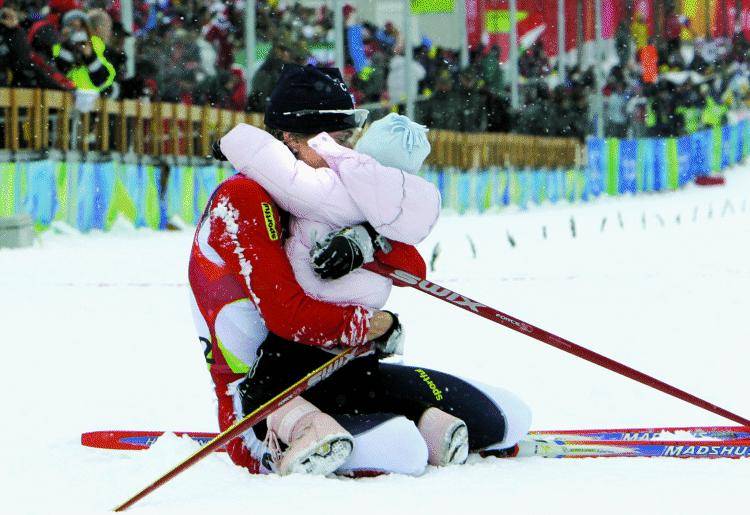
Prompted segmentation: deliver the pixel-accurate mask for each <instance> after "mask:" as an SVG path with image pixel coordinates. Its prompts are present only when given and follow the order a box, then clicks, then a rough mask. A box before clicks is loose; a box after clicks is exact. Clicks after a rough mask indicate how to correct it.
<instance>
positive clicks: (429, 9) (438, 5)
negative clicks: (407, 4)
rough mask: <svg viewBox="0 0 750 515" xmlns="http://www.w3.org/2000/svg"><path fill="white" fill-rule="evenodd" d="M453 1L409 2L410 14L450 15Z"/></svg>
mask: <svg viewBox="0 0 750 515" xmlns="http://www.w3.org/2000/svg"><path fill="white" fill-rule="evenodd" d="M455 7H456V1H455V0H411V12H412V14H438V13H452V12H453V9H455Z"/></svg>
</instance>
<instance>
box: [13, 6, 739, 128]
mask: <svg viewBox="0 0 750 515" xmlns="http://www.w3.org/2000/svg"><path fill="white" fill-rule="evenodd" d="M133 3H134V27H133V33H132V34H130V33H129V32H128V31H127V30H125V28H124V27H123V24H122V23H121V18H120V5H119V0H114V1H104V0H0V7H1V8H2V10H1V11H0V85H4V86H8V85H9V86H17V87H45V88H57V89H68V90H70V89H78V90H92V91H96V92H97V93H98V94H101V95H106V96H109V97H111V98H149V99H151V100H161V101H170V102H182V103H188V104H196V105H202V104H210V105H212V106H218V107H222V108H231V109H235V110H247V111H262V110H263V108H264V106H265V102H266V100H267V98H268V95H269V94H270V92H271V90H272V89H273V86H274V85H275V83H276V81H277V78H278V76H279V74H280V72H281V68H282V66H283V65H284V63H292V62H293V63H300V64H305V63H309V64H316V65H331V64H332V61H333V58H334V57H333V56H334V52H333V48H334V46H333V42H334V31H333V18H334V17H333V12H332V11H331V10H330V8H328V7H326V5H321V6H319V7H317V8H311V7H305V6H303V5H301V4H299V3H296V2H285V1H280V0H260V1H257V2H254V4H255V8H256V37H257V41H258V47H259V48H261V49H262V50H263V52H267V53H266V55H265V57H264V59H263V61H262V64H261V65H260V67H259V68H258V70H257V71H256V73H255V75H254V77H253V80H252V82H251V83H250V84H247V83H246V81H245V77H244V72H243V69H244V66H242V64H243V63H242V61H243V60H244V59H245V58H246V57H247V56H244V55H243V54H244V33H243V27H244V9H245V8H246V6H247V5H251V4H249V2H248V1H247V0H230V1H225V2H219V1H216V0H133ZM343 16H344V20H345V25H346V37H345V60H346V66H345V69H344V70H343V72H344V77H345V79H346V81H347V82H348V83H349V85H350V89H351V91H352V94H353V95H354V96H355V99H356V101H357V102H358V103H359V104H367V105H369V106H373V107H374V108H375V109H374V110H376V111H377V110H378V109H377V106H389V107H384V108H383V109H380V111H381V112H382V111H385V110H387V109H399V108H403V103H404V101H405V99H406V97H407V91H406V89H405V80H404V77H405V75H406V74H407V71H408V70H409V68H411V76H412V77H414V79H415V81H416V82H415V83H414V85H413V87H414V90H413V91H411V92H410V93H411V94H413V95H414V97H415V98H417V99H418V102H417V104H416V115H417V119H418V120H419V121H421V122H422V123H425V124H426V125H428V126H429V127H432V128H436V129H451V130H461V131H469V132H480V131H491V132H517V133H523V134H532V135H549V136H569V137H577V138H584V137H585V136H586V135H588V134H592V133H593V132H594V128H595V126H596V124H597V121H598V120H597V118H596V117H597V112H598V111H597V110H596V108H595V107H596V97H597V95H596V84H597V81H596V80H595V71H596V70H595V69H594V68H593V67H588V68H585V69H584V68H580V67H578V66H571V67H569V68H568V69H567V70H566V74H565V80H564V81H563V80H560V77H559V76H558V75H557V70H556V67H555V66H553V63H551V61H550V59H549V57H548V56H547V54H546V52H545V49H544V47H543V45H542V44H541V42H539V41H537V42H536V43H534V44H532V45H531V47H530V48H528V49H522V51H521V55H520V57H519V62H518V68H519V72H520V74H521V91H520V94H521V107H520V109H518V110H513V109H511V107H510V101H509V98H510V91H509V84H508V81H507V77H505V76H504V73H503V68H502V67H501V64H500V60H501V56H500V53H501V52H500V49H499V48H498V47H497V46H489V47H481V48H477V49H474V50H473V51H472V53H471V56H470V60H469V62H470V64H469V65H468V66H467V67H465V68H463V69H462V68H461V67H460V65H459V62H460V59H459V55H458V52H457V51H456V50H454V49H449V48H441V47H438V46H436V45H434V44H433V43H432V42H431V41H430V40H429V38H427V37H424V38H423V39H422V41H421V42H420V43H419V44H418V45H415V46H414V48H413V59H412V60H411V61H408V60H407V59H406V57H405V55H404V54H405V52H404V49H405V38H404V37H403V35H402V34H400V33H399V31H398V30H397V29H396V27H394V25H393V24H392V23H385V24H384V25H383V26H376V25H374V24H372V23H369V22H367V21H365V20H359V19H358V15H357V12H356V9H355V8H354V7H352V6H351V5H345V6H344V8H343ZM667 21H668V23H667V24H666V29H665V34H664V35H663V37H661V38H658V39H652V38H650V37H649V33H648V28H647V27H646V25H645V23H644V22H643V20H642V19H640V18H637V19H636V20H634V21H633V23H632V24H631V25H627V24H625V23H623V24H622V25H621V26H620V28H619V29H618V30H617V33H616V36H615V54H616V55H615V54H613V56H611V59H610V62H608V64H607V67H606V68H607V72H606V75H605V76H604V77H603V79H602V84H603V94H604V108H603V113H604V117H603V122H604V127H605V132H606V135H607V136H614V137H642V136H650V135H653V136H667V135H678V134H684V133H689V132H693V131H695V130H698V129H700V128H701V127H704V126H707V125H716V124H719V123H721V122H722V121H723V119H724V117H725V115H726V110H727V107H728V106H731V105H733V104H737V103H740V102H743V101H744V100H745V98H746V96H747V91H748V80H747V77H748V65H749V64H750V62H748V52H749V51H750V45H748V43H747V41H746V40H745V39H744V37H742V36H741V35H740V36H737V37H735V38H734V39H733V40H731V41H730V40H726V39H725V40H710V41H699V40H696V38H694V37H692V36H691V31H690V29H689V24H686V23H685V21H684V19H681V18H679V17H677V16H670V17H669V18H668V20H667ZM128 36H133V37H134V39H135V44H136V52H135V56H136V58H135V63H134V64H135V66H134V68H135V69H134V72H135V73H134V74H128V72H127V69H126V68H127V66H126V62H127V59H126V56H125V50H124V47H125V40H126V38H127V37H128ZM650 50H653V53H654V56H655V57H654V63H658V70H657V71H658V73H656V72H655V73H653V74H646V73H645V71H646V70H645V69H646V67H647V66H646V65H644V62H645V61H644V59H646V58H645V57H644V56H647V55H650V54H648V52H649V51H650ZM647 75H648V76H647ZM394 104H395V107H390V106H392V105H394Z"/></svg>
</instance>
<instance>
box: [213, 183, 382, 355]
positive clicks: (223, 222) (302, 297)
mask: <svg viewBox="0 0 750 515" xmlns="http://www.w3.org/2000/svg"><path fill="white" fill-rule="evenodd" d="M209 209H210V210H211V211H210V214H209V216H210V222H211V234H210V236H209V244H210V245H211V246H212V247H213V248H215V249H217V252H218V253H219V255H220V256H221V258H222V259H223V260H224V261H225V262H226V263H227V264H228V265H229V266H230V267H231V269H232V270H234V271H236V273H237V274H239V275H240V276H241V282H242V284H243V288H245V289H246V293H247V296H248V298H250V299H251V300H252V301H253V302H254V304H255V305H256V307H257V308H258V310H259V311H260V314H261V316H262V317H263V320H264V321H265V323H266V327H267V328H268V330H269V331H271V332H272V333H274V334H276V335H277V336H280V337H282V338H284V339H287V340H291V341H295V342H299V343H304V344H308V345H316V346H323V347H332V346H336V345H340V344H343V345H360V344H362V343H364V341H365V337H366V334H367V331H368V329H369V314H370V313H369V311H368V310H367V309H366V308H364V307H362V306H338V305H334V304H327V303H324V302H320V301H318V300H315V299H313V298H311V297H308V296H307V295H306V294H305V292H304V291H303V290H302V287H301V286H300V285H299V284H298V283H297V280H296V279H295V278H294V272H293V271H292V267H291V265H290V264H289V260H288V259H287V256H286V253H285V252H284V248H283V246H282V234H281V231H282V226H281V222H280V218H279V212H278V210H277V208H276V206H275V204H274V203H273V201H272V200H271V197H270V196H269V195H268V193H266V192H265V191H264V190H263V189H262V188H261V187H260V185H258V184H257V183H256V182H254V181H252V180H250V179H247V178H245V177H242V176H236V177H234V178H232V179H229V180H227V181H225V182H224V184H223V185H222V186H221V187H220V188H219V189H218V190H217V191H216V193H215V194H214V196H213V197H212V200H211V203H210V206H209Z"/></svg>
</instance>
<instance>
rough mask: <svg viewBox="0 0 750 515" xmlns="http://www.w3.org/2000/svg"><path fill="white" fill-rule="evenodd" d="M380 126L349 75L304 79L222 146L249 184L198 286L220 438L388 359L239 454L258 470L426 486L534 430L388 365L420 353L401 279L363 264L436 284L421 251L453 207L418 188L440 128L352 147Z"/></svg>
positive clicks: (267, 428) (456, 388) (223, 205)
mask: <svg viewBox="0 0 750 515" xmlns="http://www.w3.org/2000/svg"><path fill="white" fill-rule="evenodd" d="M366 118H367V111H365V110H361V109H356V108H355V106H354V103H353V100H352V97H351V95H350V94H349V92H348V90H347V87H346V85H345V84H344V81H343V79H342V77H341V75H340V73H339V72H338V70H336V69H326V68H315V67H312V66H305V67H302V66H296V65H287V66H285V68H284V70H283V72H282V75H281V78H280V79H279V81H278V83H277V85H276V87H275V89H274V91H273V92H272V93H271V96H270V98H269V101H268V103H267V107H266V112H265V125H266V130H265V131H264V130H261V129H259V128H256V127H252V126H250V125H245V124H240V125H238V126H237V127H235V128H233V129H232V130H231V131H229V132H228V133H227V134H226V135H224V136H223V137H222V138H221V139H220V140H219V141H217V142H216V143H215V145H214V155H215V157H217V158H220V159H225V160H228V161H229V162H230V163H231V164H232V166H233V167H234V168H235V170H236V171H237V172H238V173H237V174H236V175H234V176H232V177H231V178H229V179H227V180H226V181H224V182H223V183H222V184H220V185H219V187H218V188H217V189H216V191H215V192H214V193H213V195H212V196H211V199H210V200H209V202H208V205H207V207H206V209H205V212H204V214H203V216H202V218H201V220H200V221H199V224H198V228H197V230H196V234H195V239H194V243H193V248H192V251H191V258H190V265H189V280H190V287H191V290H192V301H193V302H192V304H193V318H194V321H195V325H196V329H197V332H198V335H199V339H200V341H201V342H202V344H203V352H204V355H205V358H206V362H207V364H208V368H209V372H210V374H211V378H212V379H213V382H214V387H215V393H216V396H217V399H218V416H219V426H220V429H221V430H224V429H226V428H227V427H229V426H230V425H232V424H233V423H235V422H236V421H237V420H239V419H241V418H243V417H244V415H246V414H247V413H250V412H251V411H253V410H254V409H256V408H257V407H259V406H260V405H262V404H263V403H265V402H267V401H268V400H270V399H271V398H273V397H274V396H275V395H276V394H278V393H279V392H280V391H282V390H283V389H284V388H286V387H288V386H289V385H291V384H292V383H293V382H295V381H296V380H298V379H300V378H301V377H303V376H304V375H305V374H307V373H308V372H310V371H311V370H313V369H314V368H316V367H318V366H320V365H321V364H323V363H324V362H325V361H327V360H328V359H330V357H331V352H336V351H337V350H338V349H340V348H341V347H342V346H358V345H363V344H365V343H367V342H373V349H374V351H373V352H372V353H370V354H368V355H365V356H363V357H360V358H358V359H356V360H355V361H353V362H352V363H350V364H348V365H347V366H345V367H344V368H342V369H341V370H339V371H337V372H336V373H335V374H333V375H332V376H331V377H329V378H327V379H326V380H324V381H322V382H320V383H318V384H316V385H315V386H314V387H312V388H311V389H309V390H308V391H306V392H305V393H304V394H303V396H301V397H296V398H295V399H293V400H292V401H289V402H287V403H285V404H284V405H283V406H281V407H280V408H278V409H277V410H276V411H275V412H274V413H272V414H271V416H269V417H268V419H267V420H266V421H265V422H262V423H260V424H258V425H256V426H254V427H253V428H252V429H250V430H249V431H247V432H246V433H245V434H244V435H243V436H242V437H241V438H237V439H235V440H233V441H231V442H230V443H229V444H228V445H227V450H228V452H229V456H230V457H231V459H232V460H233V461H234V462H235V463H236V464H237V465H239V466H242V467H245V468H247V469H248V470H249V471H250V472H253V473H278V474H281V475H286V474H290V473H309V474H321V475H326V474H330V473H332V472H336V473H338V474H349V475H357V474H362V473H372V472H385V473H403V474H410V475H419V474H421V473H423V472H424V470H425V468H426V466H427V465H428V464H430V465H436V466H446V465H454V464H461V463H464V462H465V461H466V459H467V457H468V455H469V452H471V451H497V452H500V453H502V452H509V453H512V449H513V448H514V447H515V445H516V443H517V442H518V441H519V440H520V439H521V438H522V437H523V436H524V435H525V434H526V433H527V431H528V429H529V427H530V424H531V413H530V410H529V408H528V407H527V406H526V405H525V404H524V403H523V401H521V400H520V399H519V398H518V397H517V396H515V395H514V394H512V393H511V392H508V391H506V390H503V389H501V388H498V387H495V386H488V385H485V384H481V383H479V382H477V381H473V380H468V379H463V378H459V377H456V376H453V375H450V374H447V373H444V372H440V371H436V370H430V369H425V368H420V367H412V366H406V365H402V364H394V363H387V362H384V361H381V360H382V358H384V357H387V356H391V355H394V354H402V353H403V331H402V328H401V324H400V322H399V319H398V316H397V315H395V314H393V313H391V312H389V311H385V310H383V307H384V306H385V304H386V301H387V299H388V296H389V294H390V291H391V288H392V286H393V284H392V281H391V280H390V279H387V278H385V277H382V276H380V275H378V274H375V273H373V272H370V271H368V270H365V269H363V268H361V267H362V265H364V264H366V263H369V262H372V261H379V262H382V263H384V264H387V265H390V266H392V267H394V268H398V269H401V270H405V271H407V272H409V273H411V274H413V275H415V276H419V277H424V276H425V274H426V267H425V263H424V260H423V259H422V258H421V256H420V255H419V253H418V252H417V250H416V248H415V247H414V245H416V244H418V243H419V242H420V241H422V240H423V239H424V238H425V237H426V236H427V235H428V234H429V232H430V231H431V230H432V228H433V226H434V224H435V222H436V221H437V218H438V215H439V211H440V195H439V193H438V191H437V189H436V188H435V187H434V186H433V185H432V184H431V183H429V182H428V181H426V180H424V179H422V178H420V177H418V176H417V175H416V172H417V171H418V170H419V169H420V168H421V166H422V163H423V161H424V160H425V159H426V157H427V155H428V154H429V151H430V145H429V142H428V140H427V137H426V132H427V129H426V128H424V127H423V126H421V125H418V124H416V123H414V122H412V121H411V120H409V119H408V118H407V117H404V116H400V115H396V114H391V115H388V116H386V117H385V118H383V119H382V120H379V121H377V122H375V123H373V124H372V125H371V126H370V128H369V129H368V130H367V131H366V132H365V133H364V135H362V137H361V138H360V139H359V140H358V141H357V143H356V146H355V147H354V148H351V145H352V142H353V140H354V139H355V136H356V135H357V132H358V131H359V130H360V129H361V127H362V125H363V124H364V122H365V120H366ZM435 391H440V392H441V395H435Z"/></svg>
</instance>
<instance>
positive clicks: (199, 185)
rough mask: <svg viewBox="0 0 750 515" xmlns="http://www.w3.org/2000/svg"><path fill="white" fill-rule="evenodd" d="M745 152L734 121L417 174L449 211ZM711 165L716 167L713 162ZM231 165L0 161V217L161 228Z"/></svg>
mask: <svg viewBox="0 0 750 515" xmlns="http://www.w3.org/2000/svg"><path fill="white" fill-rule="evenodd" d="M748 153H750V124H749V123H748V122H741V123H739V124H737V125H729V126H725V127H722V128H717V129H713V130H705V131H700V132H697V133H695V134H691V135H689V136H682V137H679V138H646V139H639V140H618V139H615V138H609V139H598V138H589V140H588V141H587V155H588V162H587V163H586V166H585V168H582V169H570V170H563V169H558V170H539V169H524V170H516V169H506V168H499V167H492V168H488V169H483V170H470V171H464V170H459V169H455V168H448V169H434V168H427V169H425V170H423V171H422V172H421V175H422V176H423V177H424V178H426V179H427V180H429V181H430V182H432V183H433V184H435V186H436V187H437V188H438V189H439V190H440V193H441V195H442V199H443V207H444V208H446V209H449V210H452V211H455V212H457V213H467V212H478V213H483V212H485V211H488V210H493V209H500V208H504V207H507V206H517V207H519V208H521V209H526V208H529V207H531V206H533V205H539V204H543V203H547V202H550V203H556V202H561V201H567V202H581V201H583V202H586V201H588V200H590V199H594V198H596V197H599V196H601V195H602V194H605V193H606V194H607V195H611V196H616V195H624V194H631V195H632V194H636V193H641V192H651V191H665V190H675V189H678V188H680V187H684V186H685V185H686V184H689V183H690V182H692V181H693V180H694V179H695V178H696V177H699V176H702V175H707V174H710V173H714V172H715V171H716V170H723V169H725V168H726V167H728V166H731V165H733V164H736V163H738V162H739V161H740V160H741V159H743V158H744V157H745V156H746V155H747V154H748ZM715 167H716V168H715ZM232 173H233V172H232V171H231V170H230V169H226V168H219V167H216V166H207V165H206V166H171V167H168V168H167V167H154V166H151V165H144V164H121V163H114V162H83V163H79V162H54V161H51V160H39V161H17V162H9V163H0V216H11V215H13V214H17V213H29V214H31V215H32V217H33V219H34V221H35V224H36V228H37V229H38V230H43V229H44V228H46V227H48V226H49V225H50V224H51V223H53V222H55V221H58V222H66V223H68V224H69V225H71V226H74V227H76V228H77V229H79V230H81V231H84V232H87V231H92V230H109V229H110V228H111V227H112V226H113V224H114V223H115V222H116V220H117V219H118V218H119V219H124V220H126V221H128V222H130V223H132V224H133V225H135V226H136V227H150V228H152V229H165V228H166V227H167V225H168V222H169V221H170V220H171V219H173V218H174V217H177V218H179V219H180V220H182V221H184V222H185V223H188V224H195V223H196V222H197V221H198V219H199V218H200V216H201V213H202V211H203V209H204V207H205V205H206V203H207V202H208V199H209V197H210V195H211V193H212V192H213V191H214V189H215V188H216V186H217V185H218V184H219V183H220V182H221V181H223V180H225V179H226V178H227V177H229V175H231V174H232Z"/></svg>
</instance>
